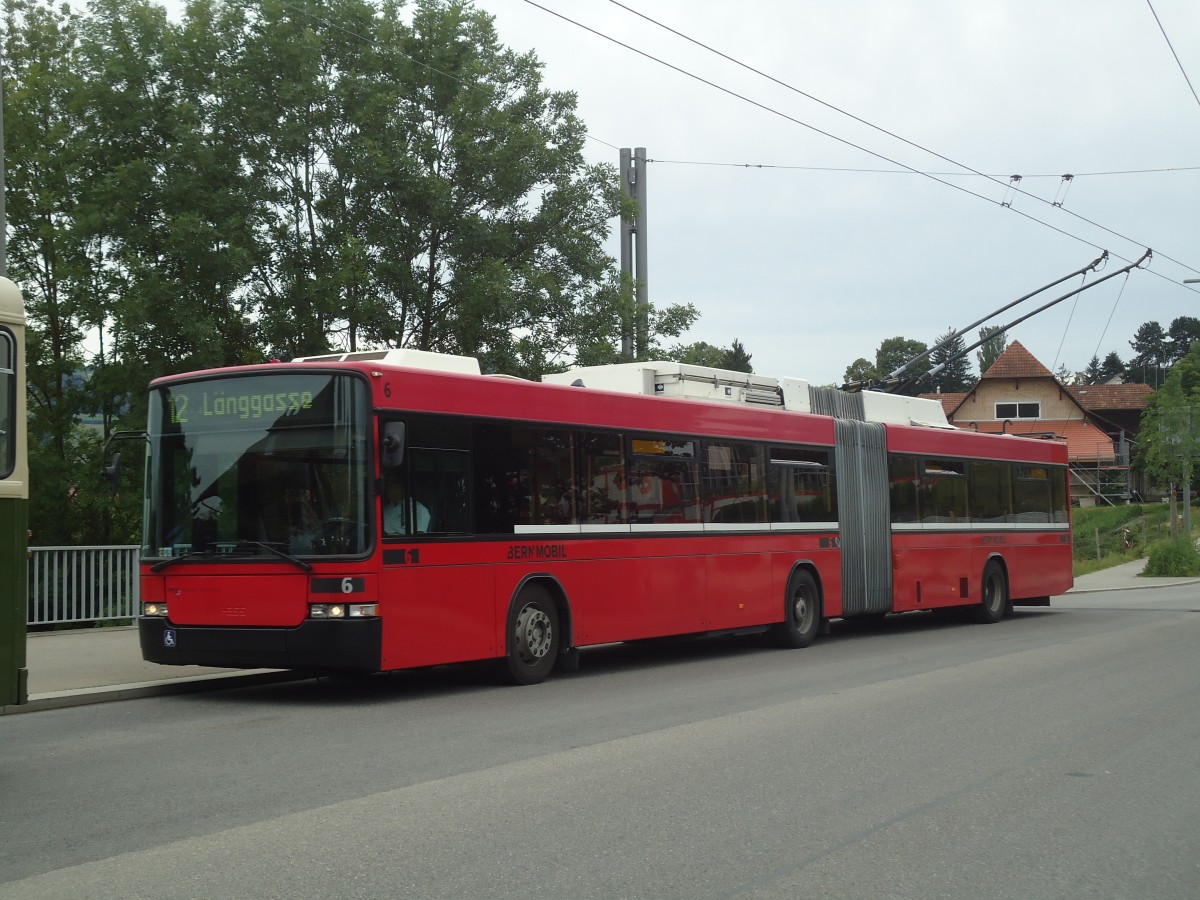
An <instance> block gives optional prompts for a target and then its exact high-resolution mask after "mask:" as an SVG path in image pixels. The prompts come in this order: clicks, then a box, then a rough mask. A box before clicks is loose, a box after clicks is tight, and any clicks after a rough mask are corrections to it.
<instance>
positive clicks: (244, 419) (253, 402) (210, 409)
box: [160, 373, 353, 431]
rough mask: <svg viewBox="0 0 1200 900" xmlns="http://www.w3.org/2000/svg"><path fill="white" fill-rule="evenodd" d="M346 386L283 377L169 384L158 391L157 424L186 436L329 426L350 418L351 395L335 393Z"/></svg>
mask: <svg viewBox="0 0 1200 900" xmlns="http://www.w3.org/2000/svg"><path fill="white" fill-rule="evenodd" d="M351 380H353V379H351ZM346 381H347V376H345V375H332V374H323V373H322V374H313V373H287V374H280V375H256V376H252V377H242V378H215V379H213V380H211V381H189V382H184V383H182V384H172V385H170V386H168V387H164V388H161V389H160V398H161V403H162V406H161V416H162V419H161V421H162V423H163V426H164V427H167V428H170V427H172V426H174V427H178V428H183V429H185V430H188V431H191V430H193V429H196V428H202V429H205V430H211V429H218V430H228V429H236V428H245V427H247V426H250V427H254V426H258V427H263V426H266V427H274V426H279V425H287V424H296V425H301V424H303V425H316V424H325V423H330V422H333V421H337V420H338V419H339V418H340V417H343V416H345V415H348V414H349V409H348V408H347V403H348V401H349V398H350V396H351V395H352V393H353V392H352V391H351V392H346V391H345V390H342V389H339V388H344V387H346V386H347V385H346ZM339 413H340V415H339Z"/></svg>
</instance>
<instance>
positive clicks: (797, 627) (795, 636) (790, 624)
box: [772, 562, 824, 649]
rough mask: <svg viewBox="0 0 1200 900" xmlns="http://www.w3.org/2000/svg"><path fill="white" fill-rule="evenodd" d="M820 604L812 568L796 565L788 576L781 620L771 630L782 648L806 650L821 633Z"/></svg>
mask: <svg viewBox="0 0 1200 900" xmlns="http://www.w3.org/2000/svg"><path fill="white" fill-rule="evenodd" d="M823 611H824V603H823V598H822V594H821V583H820V580H819V579H818V576H817V572H816V569H815V568H814V567H813V566H812V565H806V564H805V563H803V562H799V563H796V565H795V566H794V567H793V568H792V571H791V574H790V575H788V580H787V588H786V590H785V592H784V597H783V621H782V622H780V623H779V624H778V625H776V626H775V628H774V629H772V633H773V635H774V637H775V639H776V642H777V643H778V644H779V645H780V646H782V647H792V648H797V649H798V648H801V647H807V646H808V645H809V644H811V643H812V642H813V641H814V640H816V638H817V634H818V633H819V632H820V630H821V620H822V613H823Z"/></svg>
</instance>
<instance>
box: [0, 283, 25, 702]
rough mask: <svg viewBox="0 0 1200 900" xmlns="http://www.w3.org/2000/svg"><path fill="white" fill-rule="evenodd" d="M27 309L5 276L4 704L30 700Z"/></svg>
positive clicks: (0, 608) (1, 298)
mask: <svg viewBox="0 0 1200 900" xmlns="http://www.w3.org/2000/svg"><path fill="white" fill-rule="evenodd" d="M25 432H26V418H25V308H24V304H23V303H22V300H21V292H20V291H18V290H17V286H16V285H15V284H13V283H12V282H11V281H9V280H8V279H7V278H3V277H0V573H3V576H2V577H0V581H3V582H4V583H5V584H6V587H5V590H3V591H0V705H2V706H8V705H10V704H14V703H24V702H25V700H26V699H27V695H28V690H27V681H28V679H27V670H26V668H25V612H26V611H25V603H26V593H27V592H26V586H25V579H26V562H25V559H26V543H27V541H28V527H29V525H28V521H29V463H28V460H27V458H26V455H25V454H26V438H25Z"/></svg>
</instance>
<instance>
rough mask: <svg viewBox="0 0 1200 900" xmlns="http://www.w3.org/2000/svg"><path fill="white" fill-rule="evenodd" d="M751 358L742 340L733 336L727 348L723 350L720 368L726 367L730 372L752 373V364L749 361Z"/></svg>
mask: <svg viewBox="0 0 1200 900" xmlns="http://www.w3.org/2000/svg"><path fill="white" fill-rule="evenodd" d="M751 359H752V354H750V353H747V352H746V348H745V346H744V345H743V344H742V342H741V341H739V340H738V339H737V338H734V339H733V343H732V344H730V345H729V349H728V350H726V351H725V359H724V361H723V362H722V364H721V368H723V369H728V370H729V371H731V372H745V373H747V374H753V372H754V366H753V364H752V363H751V362H750V360H751Z"/></svg>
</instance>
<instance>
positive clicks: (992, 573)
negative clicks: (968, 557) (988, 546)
mask: <svg viewBox="0 0 1200 900" xmlns="http://www.w3.org/2000/svg"><path fill="white" fill-rule="evenodd" d="M1011 611H1012V598H1011V595H1010V591H1009V581H1008V566H1007V565H1005V563H1004V557H1002V556H999V555H995V556H991V557H989V558H988V561H987V562H986V563H984V565H983V575H982V577H981V578H980V582H979V604H978V605H977V606H976V607H975V620H976V621H977V622H981V623H983V624H985V625H991V624H994V623H996V622H999V621H1000V620H1001V619H1003V618H1004V617H1005V616H1006V615H1008V614H1009V612H1011Z"/></svg>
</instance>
